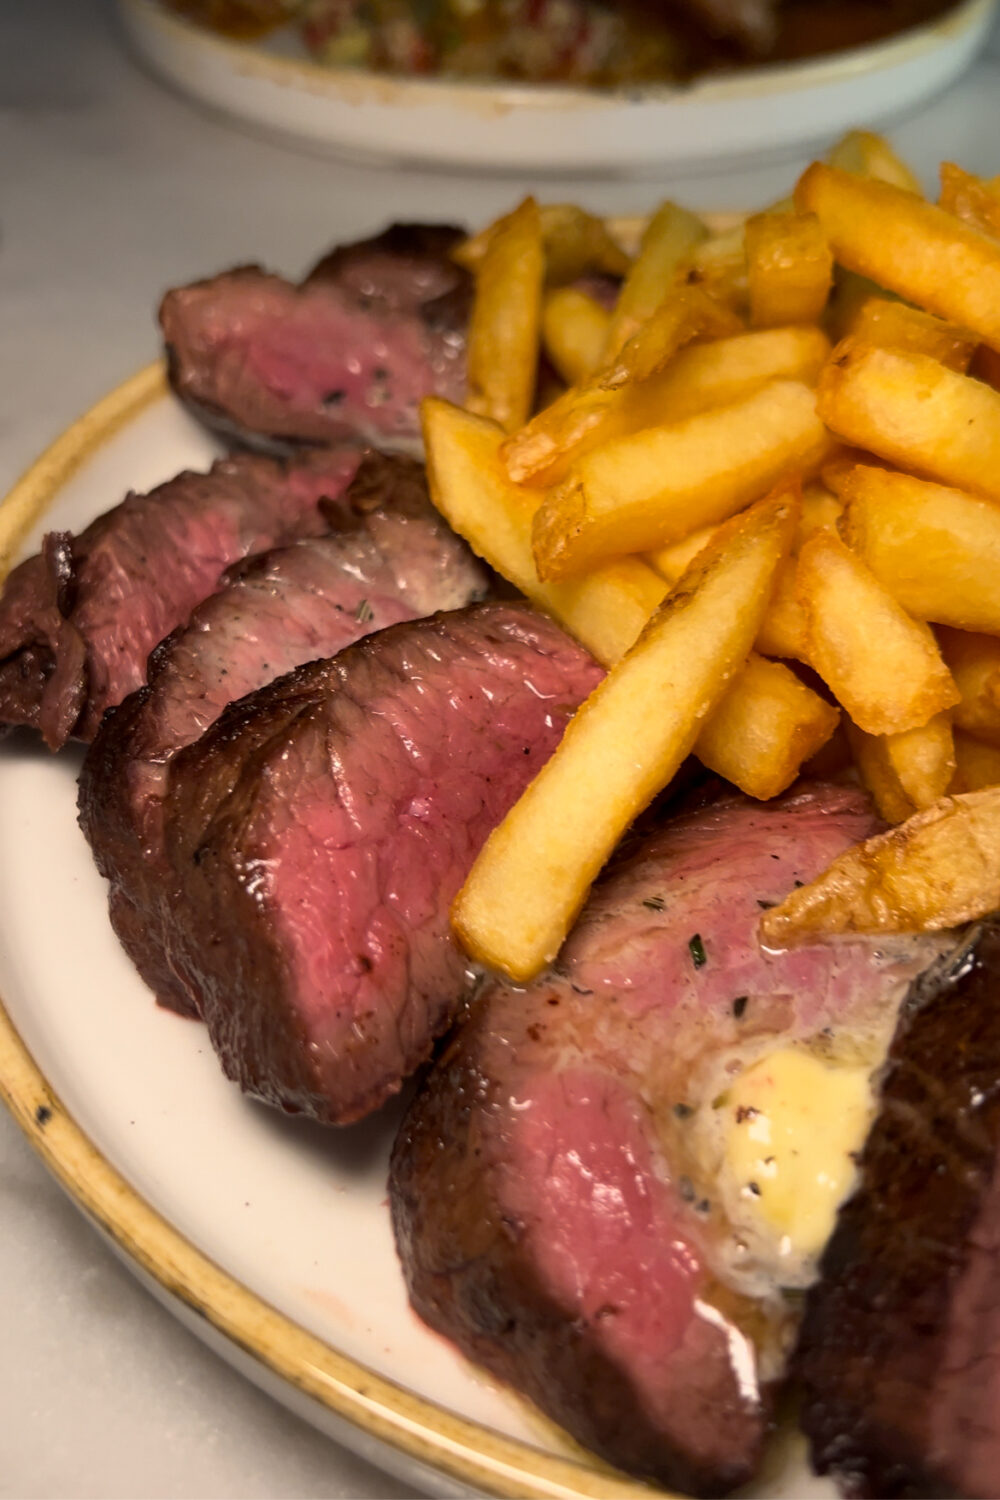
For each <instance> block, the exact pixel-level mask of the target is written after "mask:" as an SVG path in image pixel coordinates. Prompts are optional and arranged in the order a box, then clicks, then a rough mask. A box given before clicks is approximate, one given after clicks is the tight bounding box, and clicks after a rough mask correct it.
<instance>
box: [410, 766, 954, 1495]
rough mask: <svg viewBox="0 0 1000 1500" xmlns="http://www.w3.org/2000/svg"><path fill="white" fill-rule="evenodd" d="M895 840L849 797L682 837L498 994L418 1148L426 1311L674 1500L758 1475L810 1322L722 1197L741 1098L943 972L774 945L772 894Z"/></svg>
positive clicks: (909, 948) (633, 870) (867, 949)
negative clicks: (528, 977)
mask: <svg viewBox="0 0 1000 1500" xmlns="http://www.w3.org/2000/svg"><path fill="white" fill-rule="evenodd" d="M874 826H875V824H874V822H873V819H872V817H871V814H870V811H869V809H868V807H867V804H866V803H865V802H864V800H863V799H862V798H861V797H860V796H859V794H858V793H856V792H854V791H851V790H847V791H845V790H835V789H832V788H818V789H815V790H812V791H809V792H803V793H800V794H798V795H795V796H790V797H787V798H784V799H782V800H780V801H777V802H773V803H769V804H765V805H760V804H751V803H749V802H747V801H746V800H744V799H739V800H734V799H728V800H726V801H724V802H721V803H719V804H718V805H717V806H715V807H709V808H708V809H706V810H703V811H701V812H698V813H695V814H691V815H689V816H685V817H680V818H677V819H675V820H674V821H673V822H671V823H669V824H667V825H665V826H664V827H663V828H662V829H661V830H659V831H658V832H655V833H653V834H652V835H651V836H650V837H648V838H647V839H646V840H645V841H644V842H643V843H642V844H641V845H640V846H639V848H638V851H637V852H635V853H633V854H632V855H630V856H628V857H627V858H626V859H625V860H624V861H623V862H622V863H620V864H619V865H618V866H617V868H616V869H614V870H613V871H612V873H611V874H610V875H609V876H608V877H606V878H605V879H604V881H603V882H602V883H600V884H599V885H598V886H597V887H595V890H594V891H593V893H592V896H591V899H590V901H589V903H588V905H587V907H586V908H585V910H584V912H583V915H582V917H581V919H580V921H579V923H578V925H577V927H576V929H575V930H574V932H573V933H572V934H571V936H570V939H569V941H568V943H567V944H566V946H565V948H564V950H563V953H562V954H561V955H560V959H559V963H558V965H557V967H556V968H555V969H554V970H553V971H552V972H550V973H549V974H547V975H545V976H544V977H542V978H541V979H539V980H537V981H535V982H534V983H533V984H532V985H530V986H528V988H527V989H518V988H514V987H512V986H509V985H506V984H502V983H499V982H494V983H492V984H491V985H489V986H488V988H487V989H486V990H485V991H484V992H483V994H482V995H481V996H480V997H479V998H478V999H477V1000H476V1002H475V1005H474V1007H473V1008H472V1011H471V1015H470V1017H469V1019H468V1020H467V1021H466V1023H465V1024H464V1025H463V1026H461V1027H460V1028H459V1029H458V1031H457V1033H456V1035H455V1036H454V1038H453V1040H452V1041H451V1042H450V1043H449V1044H448V1046H447V1049H446V1050H445V1051H444V1053H443V1054H442V1056H441V1057H440V1059H439V1061H438V1063H437V1064H436V1066H435V1068H434V1069H433V1071H432V1072H431V1074H430V1075H429V1077H428V1079H427V1080H426V1082H425V1084H424V1086H423V1088H422V1090H421V1091H420V1093H419V1094H418V1095H417V1096H416V1098H415V1099H414V1102H413V1104H412V1105H411V1107H410V1109H409V1112H408V1114H407V1116H406V1118H405V1120H404V1123H403V1127H402V1129H401V1132H400V1135H399V1137H398V1140H397V1143H396V1147H395V1151H394V1155H393V1162H392V1168H391V1174H390V1191H391V1201H392V1212H393V1221H394V1226H395V1232H396V1239H397V1244H398V1247H399V1252H400V1256H401V1258H402V1263H403V1268H404V1272H405V1275H406V1280H407V1283H408V1286H409V1290H410V1296H411V1299H412V1302H413V1305H414V1307H415V1309H416V1311H417V1312H418V1313H419V1314H420V1316H421V1317H422V1318H423V1319H424V1320H425V1321H426V1322H427V1323H429V1324H430V1326H431V1327H432V1328H434V1329H436V1330H437V1331H438V1332H440V1333H442V1334H444V1335H446V1336H447V1337H449V1338H451V1339H453V1340H454V1341H455V1343H456V1344H458V1346H459V1348H460V1349H461V1350H462V1351H463V1352H464V1353H465V1354H466V1355H468V1356H469V1357H470V1358H472V1359H474V1360H477V1361H479V1362H480V1363H482V1364H484V1365H486V1366H487V1368H489V1369H490V1370H491V1371H493V1372H494V1374H496V1375H498V1376H500V1377H501V1378H502V1379H504V1380H506V1381H509V1382H510V1383H511V1384H512V1385H513V1386H515V1387H516V1388H517V1389H518V1390H520V1391H522V1392H524V1393H525V1394H527V1395H528V1396H530V1397H531V1398H532V1399H533V1400H534V1401H535V1402H537V1404H538V1405H539V1406H540V1407H542V1409H543V1410H544V1411H545V1412H547V1413H548V1415H549V1416H551V1417H552V1418H554V1419H555V1420H556V1421H557V1422H559V1423H561V1424H562V1425H563V1426H564V1427H566V1428H567V1429H568V1430H569V1432H571V1433H572V1434H573V1436H574V1437H575V1438H577V1439H578V1440H579V1441H580V1442H582V1443H584V1444H585V1445H586V1446H587V1447H589V1448H591V1449H593V1450H595V1451H596V1452H597V1453H598V1454H600V1455H601V1456H602V1457H604V1458H605V1459H607V1460H609V1461H610V1462H612V1463H614V1464H617V1465H619V1466H620V1467H622V1468H625V1469H628V1470H630V1471H632V1472H633V1473H636V1474H640V1475H644V1476H649V1477H651V1478H653V1479H656V1480H658V1481H659V1482H660V1483H663V1484H665V1485H668V1486H671V1487H673V1486H680V1487H681V1488H683V1489H687V1490H690V1491H693V1492H695V1493H697V1494H715V1493H721V1492H723V1491H725V1490H727V1489H729V1488H730V1487H732V1486H734V1485H737V1484H740V1483H741V1482H743V1481H745V1480H746V1479H747V1478H749V1477H750V1475H751V1474H752V1473H753V1472H754V1469H755V1467H756V1464H757V1461H758V1458H759V1455H760V1451H761V1445H762V1442H763V1439H764V1436H765V1433H766V1431H767V1428H768V1423H769V1415H770V1404H771V1391H770V1386H771V1383H772V1382H773V1381H774V1380H775V1379H777V1378H778V1377H779V1376H780V1374H781V1373H782V1371H783V1368H784V1362H785V1359H786V1357H787V1352H788V1346H789V1343H790V1339H791V1336H792V1331H793V1330H792V1321H793V1315H792V1313H791V1311H790V1307H789V1304H788V1303H787V1302H786V1301H785V1299H783V1297H782V1296H781V1295H780V1294H779V1290H778V1285H777V1281H778V1279H779V1278H780V1279H781V1280H782V1282H784V1280H785V1277H784V1274H783V1272H784V1268H783V1267H780V1266H778V1265H776V1264H775V1263H774V1262H773V1261H769V1260H768V1258H767V1256H766V1255H765V1254H764V1253H763V1251H761V1250H760V1248H759V1246H758V1248H755V1243H756V1242H755V1241H754V1239H753V1236H752V1232H751V1230H752V1224H751V1229H748V1228H747V1225H746V1224H742V1223H739V1222H737V1220H736V1219H735V1218H734V1213H733V1210H732V1208H731V1200H730V1199H728V1198H727V1197H726V1194H725V1191H724V1188H723V1186H722V1185H721V1179H720V1175H719V1171H718V1157H717V1154H714V1153H715V1152H716V1147H717V1144H718V1142H717V1136H716V1135H714V1134H713V1131H715V1128H716V1127H715V1124H714V1120H715V1119H716V1118H718V1117H719V1110H720V1108H721V1107H722V1106H721V1105H720V1104H719V1100H720V1098H724V1097H725V1091H726V1089H727V1088H728V1087H729V1086H730V1084H731V1083H732V1081H733V1078H734V1077H735V1076H736V1074H737V1072H738V1070H739V1068H740V1067H741V1066H743V1065H745V1064H748V1063H750V1062H752V1061H755V1060H757V1059H760V1058H762V1057H764V1056H767V1055H770V1054H771V1053H773V1052H774V1050H775V1048H776V1046H782V1045H786V1044H788V1043H791V1042H801V1043H803V1045H805V1044H807V1043H808V1044H810V1045H811V1044H818V1043H819V1042H822V1044H823V1045H824V1046H826V1045H828V1038H827V1036H826V1031H827V1029H828V1028H829V1029H831V1030H833V1031H836V1029H837V1028H846V1029H847V1030H848V1031H851V1032H852V1033H853V1030H854V1029H855V1028H860V1030H862V1031H865V1032H868V1031H870V1030H871V1029H872V1027H873V1025H874V1026H875V1028H876V1030H877V1029H878V1027H881V1026H883V1025H884V1024H885V1021H884V1019H883V1013H884V1012H885V1011H886V1008H887V1007H891V1006H892V1005H894V1004H898V1002H899V1001H900V1000H901V998H902V995H903V993H904V991H905V987H906V983H907V982H908V981H909V979H910V978H911V977H912V976H913V975H914V974H915V973H917V972H918V971H919V970H920V969H921V968H922V967H924V966H926V964H927V962H928V961H929V957H928V949H927V947H926V945H925V944H923V943H922V942H916V943H910V942H909V941H907V942H904V943H902V944H900V945H898V947H897V948H896V950H895V951H894V952H892V953H890V952H889V951H888V950H886V948H885V945H883V946H882V950H881V952H880V954H879V956H878V958H877V959H876V958H875V957H874V956H873V955H874V953H875V950H874V948H873V945H872V944H871V943H869V942H867V941H865V942H859V941H855V942H850V943H842V944H838V945H829V946H816V947H811V948H806V949H800V950H797V951H796V952H793V953H787V954H772V953H767V952H763V951H761V949H760V947H759V945H758V943H757V941H756V926H757V922H758V920H759V917H760V907H761V905H762V904H763V903H765V902H768V901H775V900H777V899H778V898H780V897H781V896H782V894H783V893H784V892H786V891H787V890H789V889H790V888H791V886H792V884H793V882H794V881H795V880H797V879H798V880H808V879H810V878H811V877H812V876H813V875H814V874H816V873H818V872H819V871H820V870H822V869H823V868H824V867H825V866H826V865H827V864H828V863H829V861H830V860H831V859H832V858H833V857H835V856H836V855H837V854H838V853H840V852H841V851H842V850H843V849H845V848H846V847H847V846H848V845H849V844H851V843H853V842H854V841H856V840H857V839H859V838H863V837H865V836H866V835H867V834H868V833H869V832H870V831H871V830H872V828H873V827H874ZM931 951H933V952H935V953H936V952H937V951H938V949H937V945H933V947H932V950H931ZM873 1018H877V1019H873ZM887 1041H888V1036H886V1037H885V1042H886V1043H887ZM883 1055H884V1054H883ZM744 1113H749V1112H744ZM741 1118H742V1116H741V1113H740V1111H736V1112H735V1119H736V1120H737V1122H739V1121H740V1120H741ZM713 1142H715V1145H713ZM738 1186H739V1202H741V1203H742V1202H744V1201H752V1200H748V1199H747V1198H746V1193H747V1187H746V1185H745V1184H744V1183H743V1182H742V1180H740V1182H739V1184H738ZM750 1186H751V1187H753V1186H755V1185H754V1184H750ZM748 1222H750V1221H748Z"/></svg>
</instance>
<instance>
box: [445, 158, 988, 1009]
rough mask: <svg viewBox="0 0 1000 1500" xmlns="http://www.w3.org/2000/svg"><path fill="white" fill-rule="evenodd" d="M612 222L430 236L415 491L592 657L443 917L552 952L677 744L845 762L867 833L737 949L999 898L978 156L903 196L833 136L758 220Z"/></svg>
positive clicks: (743, 773)
mask: <svg viewBox="0 0 1000 1500" xmlns="http://www.w3.org/2000/svg"><path fill="white" fill-rule="evenodd" d="M612 228H613V226H611V225H609V224H606V223H604V222H602V221H601V220H599V219H597V218H595V217H593V216H591V215H589V214H587V213H585V212H584V211H583V210H581V209H579V208H577V207H574V206H569V205H548V206H544V205H543V206H540V205H538V204H537V203H536V202H535V201H534V200H533V199H531V198H529V199H526V200H525V202H523V203H522V204H521V205H520V206H519V207H517V208H516V209H515V210H514V211H513V212H512V213H510V214H509V215H507V216H506V217H505V218H502V219H500V220H498V221H497V222H496V223H494V224H493V225H491V226H489V227H488V228H487V229H486V230H484V231H483V232H482V233H480V234H477V235H476V236H475V237H474V238H472V239H469V240H467V241H466V242H465V243H464V244H463V245H462V246H460V247H459V250H458V251H457V252H456V253H457V256H458V258H459V259H460V260H461V261H462V263H463V264H465V265H466V266H468V267H469V268H470V269H471V270H472V271H473V272H474V274H475V278H476V288H477V294H476V301H475V309H474V314H473V318H472V324H471V330H470V348H469V387H468V399H467V402H466V405H465V407H464V408H460V407H457V406H453V405H451V404H449V403H447V402H444V401H441V400H439V399H436V398H432V399H430V400H428V401H426V402H425V403H424V408H423V425H424V434H425V441H426V450H427V463H428V474H429V480H430V487H431V494H432V496H433V499H434V501H435V503H436V505H437V506H438V508H439V509H440V510H441V511H442V513H443V514H444V515H445V516H446V517H447V519H448V520H449V522H450V523H451V525H452V526H453V527H454V528H455V530H456V531H458V532H460V533H461V534H462V535H463V536H465V537H466V539H467V540H468V541H469V543H470V544H471V545H472V547H473V548H474V549H475V551H477V552H478V553H479V554H480V555H481V556H483V557H484V558H485V559H486V560H487V561H488V562H489V563H490V564H492V566H493V567H494V568H495V569H496V570H497V571H498V572H499V573H501V574H503V575H504V576H505V577H506V578H507V579H509V580H510V581H511V582H512V583H513V584H514V585H515V586H516V587H517V588H519V589H520V590H521V591H522V592H523V593H524V594H525V595H526V596H527V597H528V598H529V599H530V600H532V601H533V602H534V603H535V604H536V605H538V606H539V607H540V608H541V609H543V610H545V611H547V612H548V613H549V614H551V615H552V616H553V617H554V618H556V619H557V620H559V621H560V622H561V623H562V624H563V625H564V626H565V627H566V628H567V630H569V631H570V632H571V633H572V634H574V635H575V636H576V637H577V638H578V639H579V640H580V641H581V642H582V643H583V644H584V645H585V646H587V647H588V648H589V649H590V650H591V651H592V652H593V653H594V655H595V656H596V657H597V658H598V659H599V660H600V661H601V662H602V663H603V664H604V665H605V666H606V667H607V668H608V669H609V670H608V674H607V676H606V678H605V680H604V681H603V683H602V684H601V686H600V687H599V688H598V689H597V690H596V692H595V693H593V694H592V696H591V697H590V698H589V699H588V700H587V702H586V703H584V704H583V706H582V707H581V708H580V710H579V712H578V713H577V714H576V716H575V718H574V719H573V721H572V722H571V724H570V726H569V728H568V730H567V732H566V734H565V736H564V738H563V741H562V743H561V745H560V746H559V748H558V750H557V751H556V753H555V755H554V756H553V757H552V759H551V760H550V761H549V762H548V764H547V765H546V766H545V767H544V768H543V770H542V772H541V773H540V775H539V776H538V777H537V778H536V779H535V781H534V782H533V783H532V785H531V786H530V787H529V788H528V790H527V791H526V793H525V794H524V796H523V797H522V798H521V800H520V801H519V802H518V803H517V804H516V806H515V807H514V808H513V809H512V810H511V812H510V814H509V815H508V817H507V818H506V819H505V820H504V822H503V823H502V824H501V826H500V827H499V828H498V829H497V830H496V832H495V833H494V834H493V836H492V837H491V839H490V840H489V842H488V843H487V845H486V846H485V848H484V849H483V851H482V853H481V855H480V857H479V859H478V860H477V862H476V864H475V866H474V868H473V870H472V872H471V874H470V876H469V878H468V880H467V882H466V884H465V886H464V888H463V890H462V892H461V893H460V895H459V897H458V898H457V901H456V903H455V907H454V910H453V921H454V925H455V928H456V931H457V932H458V934H459V936H460V938H461V939H462V941H463V943H464V944H465V946H466V948H467V949H468V951H469V952H470V953H471V954H473V955H474V956H475V957H477V958H479V959H482V960H483V961H485V962H486V963H488V964H490V965H492V966H493V967H495V968H498V969H500V970H501V971H503V972H505V973H507V974H508V975H510V976H511V977H512V978H514V979H515V980H519V981H524V980H527V979H529V978H531V977H532V976H533V975H534V974H536V973H537V972H538V971H539V970H540V969H541V968H542V967H543V966H544V965H545V964H546V963H548V962H551V961H552V960H553V959H554V958H555V956H556V954H557V953H558V950H559V947H560V945H561V943H562V941H563V939H564V937H565V936H566V933H567V932H568V930H569V927H570V925H571V924H572V922H573V920H574V918H575V916H576V914H577V912H578V911H579V909H580V907H581V905H582V903H583V901H584V900H585V898H586V895H587V891H588V890H589V887H590V885H591V883H592V881H593V880H594V878H595V876H596V875H597V873H598V872H599V870H600V869H601V867H602V865H603V864H604V863H605V861H606V860H607V858H608V857H609V855H610V854H611V852H612V850H613V849H614V847H615V845H616V843H617V842H618V840H619V839H620V837H621V835H622V833H623V832H624V831H625V829H626V828H627V827H628V825H629V824H630V823H631V822H632V820H633V819H634V817H635V816H636V815H637V813H638V812H640V811H641V809H642V808H643V807H644V806H646V805H647V804H648V802H649V801H650V800H651V799H652V798H653V797H654V796H655V795H656V794H657V792H659V791H660V790H661V789H662V788H663V787H665V786H666V785H667V784H668V783H669V781H670V780H671V778H672V777H673V775H674V774H675V772H676V771H677V769H678V767H679V766H680V764H681V762H682V761H683V760H684V759H685V758H686V757H687V756H688V755H689V754H691V753H692V752H693V753H694V754H695V755H697V756H698V757H699V758H700V759H701V760H702V762H703V763H704V764H705V765H706V766H708V767H709V768H710V769H712V770H713V771H715V772H717V773H718V774H719V775H721V776H723V777H725V778H727V779H728V780H729V781H731V782H732V783H733V784H734V785H735V786H737V787H739V788H740V789H741V790H742V791H744V792H745V793H747V794H748V795H749V796H752V797H757V798H761V799H767V798H771V797H774V796H777V795H778V794H779V793H780V792H782V791H784V790H785V789H786V788H787V787H788V786H789V785H790V784H791V783H792V782H793V781H794V780H795V778H796V777H797V776H798V775H799V773H800V771H801V770H802V768H803V766H805V765H806V763H807V762H811V761H812V760H813V758H814V757H819V760H818V761H817V762H816V764H817V765H822V764H823V761H824V758H825V765H826V768H828V769H829V768H832V769H836V768H837V766H838V756H839V757H840V760H839V764H840V765H841V766H843V765H846V764H847V762H848V758H852V759H853V763H854V765H855V766H856V768H857V772H858V774H859V775H860V777H861V779H862V781H863V782H864V784H865V785H866V786H867V787H868V788H869V790H870V792H871V794H872V797H873V799H874V801H875V804H876V806H877V807H878V809H879V811H880V813H881V815H882V817H883V818H884V819H885V820H886V822H887V823H889V824H892V825H895V826H894V827H893V828H892V829H891V831H890V832H889V833H888V834H886V835H882V836H880V839H877V840H873V841H871V844H870V846H867V845H866V846H863V847H862V848H861V849H859V850H853V851H851V854H850V856H845V858H844V860H843V861H838V862H837V864H836V865H835V866H833V867H832V868H831V870H830V871H828V872H827V873H826V875H824V876H822V877H820V879H819V880H818V881H816V882H813V884H812V885H811V886H807V887H804V888H803V889H801V890H798V891H796V892H795V893H794V894H793V896H792V897H790V898H789V900H788V901H786V902H784V903H783V904H782V905H781V906H780V907H778V908H776V909H774V910H773V911H771V912H768V913H767V914H766V915H765V917H764V919H763V922H762V936H763V939H764V941H765V942H768V943H772V944H774V945H775V946H787V945H788V944H790V943H793V942H799V941H803V940H806V939H808V938H809V937H811V936H813V935H819V934H828V933H833V932H846V931H893V930H907V929H913V928H919V929H927V928H931V927H935V926H936V927H943V926H947V925H952V924H953V923H954V922H955V921H965V920H968V919H970V918H971V917H975V916H978V915H981V914H982V913H983V912H985V911H988V910H992V909H994V908H996V907H998V906H1000V179H994V180H990V181H987V180H983V179H980V178H977V177H974V176H972V175H971V174H969V173H967V172H964V171H962V170H961V169H960V168H959V167H956V166H953V165H950V164H946V165H945V166H944V167H943V168H942V172H941V195H940V201H939V202H938V203H937V204H932V203H929V202H927V201H926V200H925V199H924V197H923V196H922V194H921V191H920V186H919V184H918V183H917V181H916V180H915V178H914V177H913V175H912V174H911V173H910V171H909V170H908V168H907V167H906V166H905V165H904V164H903V163H902V162H901V161H900V160H899V158H898V157H897V156H896V155H895V154H894V152H893V151H892V149H891V148H890V147H889V145H888V143H887V142H885V141H884V140H882V139H881V138H880V137H877V136H874V135H871V134H869V133H867V132H853V133H852V134H851V135H850V136H848V137H847V138H846V139H845V140H844V141H842V142H841V143H840V145H839V146H838V147H836V148H835V150H834V151H833V152H832V153H831V155H830V157H829V158H828V159H827V160H826V161H825V162H816V163H814V164H813V165H812V166H811V167H810V168H809V169H808V170H807V171H806V172H805V173H804V175H803V176H802V178H801V179H800V180H799V182H798V183H797V184H796V186H795V190H794V194H793V196H792V197H791V198H789V199H787V200H785V201H783V202H782V203H779V204H776V205H774V206H773V207H771V208H769V209H767V210H766V211H765V212H763V213H759V214H755V215H753V216H751V217H749V218H746V219H745V220H742V221H739V222H735V223H730V224H727V225H719V224H715V225H709V224H708V223H706V222H704V221H703V220H701V219H700V218H698V217H697V216H695V215H693V214H691V213H689V212H687V211H686V210H685V209H683V208H680V207H678V206H677V205H675V204H673V203H664V204H662V205H661V206H660V207H659V208H658V209H657V210H656V211H655V213H654V214H653V215H652V217H651V218H650V219H649V220H648V222H647V223H646V224H645V225H644V227H643V228H642V232H641V238H640V239H639V243H638V247H637V249H636V251H635V253H634V254H629V253H628V251H629V246H628V245H627V243H626V242H625V240H624V239H623V237H621V235H620V234H619V235H616V234H615V233H612ZM611 278H614V279H613V280H612V279H611ZM609 287H611V288H615V291H614V293H613V295H609V294H608V288H609ZM602 293H603V295H602ZM540 370H541V371H545V372H547V371H549V370H551V371H554V372H555V375H554V376H550V375H548V374H547V373H546V374H543V375H541V376H540V374H539V372H540ZM556 377H558V379H556ZM807 769H809V767H807Z"/></svg>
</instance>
